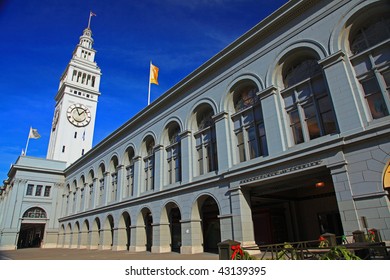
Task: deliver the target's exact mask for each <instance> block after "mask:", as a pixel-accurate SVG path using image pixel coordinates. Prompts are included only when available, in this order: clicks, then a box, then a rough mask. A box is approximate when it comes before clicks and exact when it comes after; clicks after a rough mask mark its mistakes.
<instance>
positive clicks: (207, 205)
mask: <svg viewBox="0 0 390 280" xmlns="http://www.w3.org/2000/svg"><path fill="white" fill-rule="evenodd" d="M199 202H200V203H201V207H200V217H201V220H202V233H203V250H204V251H205V252H210V253H218V245H217V244H218V243H219V242H221V226H220V223H219V218H218V216H219V208H218V204H217V202H216V201H215V200H214V198H212V197H211V196H208V197H205V198H204V200H203V202H202V201H199Z"/></svg>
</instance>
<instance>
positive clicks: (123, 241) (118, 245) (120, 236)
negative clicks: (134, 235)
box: [112, 226, 127, 251]
mask: <svg viewBox="0 0 390 280" xmlns="http://www.w3.org/2000/svg"><path fill="white" fill-rule="evenodd" d="M113 238H114V240H113V244H112V250H113V251H124V250H127V232H126V227H125V226H124V227H118V228H115V229H114V237H113Z"/></svg>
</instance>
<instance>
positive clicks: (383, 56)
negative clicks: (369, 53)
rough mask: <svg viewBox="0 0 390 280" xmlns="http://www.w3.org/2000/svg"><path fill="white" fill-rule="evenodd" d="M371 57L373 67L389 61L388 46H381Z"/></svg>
mask: <svg viewBox="0 0 390 280" xmlns="http://www.w3.org/2000/svg"><path fill="white" fill-rule="evenodd" d="M373 57H374V63H375V65H381V64H383V63H386V62H388V61H390V48H389V47H388V46H383V47H382V48H380V49H379V50H376V51H375V52H374V54H373Z"/></svg>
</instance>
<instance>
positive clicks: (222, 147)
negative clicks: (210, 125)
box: [213, 112, 232, 172]
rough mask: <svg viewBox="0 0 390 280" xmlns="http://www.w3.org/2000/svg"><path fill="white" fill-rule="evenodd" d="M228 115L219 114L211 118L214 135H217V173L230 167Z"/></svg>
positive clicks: (224, 113)
mask: <svg viewBox="0 0 390 280" xmlns="http://www.w3.org/2000/svg"><path fill="white" fill-rule="evenodd" d="M228 116H229V114H228V113H226V112H221V113H219V114H217V115H215V116H213V120H214V123H215V130H216V134H217V135H218V144H217V157H218V171H219V172H224V171H226V170H228V169H229V168H230V167H231V166H232V155H231V151H232V149H231V143H230V139H231V133H230V130H229V124H228Z"/></svg>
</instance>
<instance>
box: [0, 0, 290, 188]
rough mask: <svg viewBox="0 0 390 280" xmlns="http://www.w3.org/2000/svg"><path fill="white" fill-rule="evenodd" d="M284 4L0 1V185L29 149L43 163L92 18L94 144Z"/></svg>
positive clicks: (247, 0)
mask: <svg viewBox="0 0 390 280" xmlns="http://www.w3.org/2000/svg"><path fill="white" fill-rule="evenodd" d="M286 2H287V0H273V1H270V0H188V1H186V0H159V1H158V0H142V1H132V0H113V1H103V0H101V1H98V0H95V1H93V0H66V1H64V0H0V71H1V72H0V104H1V106H2V108H1V110H0V124H1V132H2V133H1V137H0V185H1V181H2V180H4V179H6V178H7V173H8V171H9V168H10V165H11V164H12V163H14V162H15V161H16V159H17V157H18V156H19V155H20V153H21V151H22V149H24V148H25V145H26V141H27V136H28V132H29V128H30V126H32V127H33V128H37V129H38V131H39V133H40V135H41V138H40V139H37V140H33V139H31V140H30V143H29V146H28V151H27V155H29V156H34V157H46V153H47V146H48V143H49V137H50V127H51V122H52V118H53V113H54V105H55V102H54V97H55V95H56V93H57V89H58V85H59V79H60V76H61V74H62V72H63V71H64V70H65V67H66V66H67V64H68V63H69V61H70V59H71V55H72V52H73V50H74V48H75V47H76V45H77V43H78V40H79V37H80V36H81V34H82V31H83V29H84V28H85V27H86V26H87V24H88V17H89V11H90V10H92V11H93V12H94V13H96V15H97V16H96V17H93V18H92V23H91V29H92V32H93V38H94V41H95V44H94V48H95V49H96V50H97V55H96V62H97V64H98V65H99V67H100V68H101V70H102V73H103V75H102V80H101V86H100V92H101V93H102V95H101V96H100V98H99V103H98V107H97V116H96V123H95V134H94V145H96V144H97V143H99V142H100V141H101V140H102V139H104V138H105V137H106V136H108V135H109V134H110V133H111V132H113V131H114V130H115V129H117V128H118V127H119V126H121V125H122V124H123V123H124V122H126V121H127V120H128V119H130V118H131V117H132V116H133V115H135V114H136V113H137V112H139V111H140V110H142V109H143V108H144V107H146V105H147V91H148V78H149V61H150V60H152V61H153V63H154V64H155V65H157V66H158V67H159V68H160V73H159V86H156V85H152V94H151V100H152V102H153V100H155V99H156V98H157V97H158V96H160V95H161V94H163V93H164V92H165V91H167V90H168V89H170V88H171V87H173V86H174V85H175V84H176V83H177V82H179V81H180V80H182V79H183V78H184V77H186V76H187V75H188V74H190V73H191V72H192V71H194V70H195V69H196V68H198V67H199V66H201V65H202V64H203V63H204V62H206V61H207V60H208V59H210V58H211V57H212V56H214V55H215V54H217V53H218V52H219V51H221V50H222V49H223V48H225V47H226V46H227V45H229V44H230V43H232V42H233V41H234V40H235V39H237V38H238V37H239V36H241V35H242V34H244V33H245V32H246V31H248V30H249V29H250V28H252V27H253V26H254V25H256V24H257V23H258V22H260V21H261V20H262V19H263V18H264V17H266V16H268V15H270V14H271V13H272V12H273V11H275V10H276V9H277V8H279V7H281V6H282V5H283V4H285V3H286Z"/></svg>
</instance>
